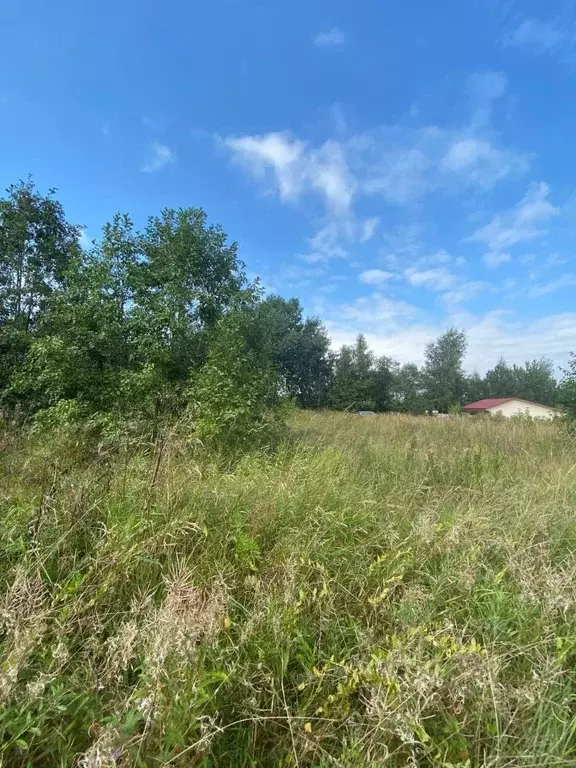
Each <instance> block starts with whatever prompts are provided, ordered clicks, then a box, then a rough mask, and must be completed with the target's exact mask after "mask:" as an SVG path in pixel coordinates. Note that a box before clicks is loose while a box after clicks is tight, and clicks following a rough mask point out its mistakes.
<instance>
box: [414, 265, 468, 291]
mask: <svg viewBox="0 0 576 768" xmlns="http://www.w3.org/2000/svg"><path fill="white" fill-rule="evenodd" d="M404 278H405V279H406V280H407V281H408V282H409V283H410V285H413V286H416V287H418V288H428V289H430V290H432V291H446V290H448V289H449V288H452V287H453V286H454V285H455V283H456V278H455V276H454V275H453V274H452V272H450V270H448V269H446V267H437V268H436V269H424V270H419V269H416V268H415V267H408V269H405V270H404Z"/></svg>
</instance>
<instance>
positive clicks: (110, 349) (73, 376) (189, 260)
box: [0, 180, 576, 443]
mask: <svg viewBox="0 0 576 768" xmlns="http://www.w3.org/2000/svg"><path fill="white" fill-rule="evenodd" d="M81 232H82V229H81V227H79V226H76V225H74V224H71V223H69V222H68V221H67V219H66V216H65V213H64V210H63V208H62V205H61V204H60V203H59V202H58V201H57V199H56V198H55V192H54V190H51V191H50V192H49V193H48V194H47V195H43V194H41V193H40V192H38V191H37V189H36V188H35V186H34V184H33V183H32V181H31V180H28V181H25V182H20V183H19V184H16V185H13V186H11V187H9V189H8V190H7V194H6V196H5V198H4V199H1V200H0V403H1V404H2V406H3V408H4V409H5V410H6V409H8V410H9V411H11V412H13V413H16V412H17V413H18V414H20V416H22V417H26V416H27V415H28V416H30V415H34V414H35V413H37V412H38V411H41V410H45V409H50V408H53V407H55V406H57V405H58V404H59V403H62V402H73V403H75V407H77V408H80V409H81V410H84V412H87V413H94V412H121V413H123V414H134V415H140V416H144V417H147V418H150V417H151V416H153V417H154V418H159V417H161V416H162V414H169V413H182V412H184V411H185V410H187V409H188V410H190V409H192V410H194V413H195V414H196V422H197V425H198V430H199V434H200V433H202V434H204V435H206V436H211V438H213V439H215V440H216V439H217V440H219V441H221V440H222V435H223V433H224V432H227V434H229V435H236V437H235V438H234V440H235V441H236V442H237V443H242V440H243V437H242V436H243V435H246V434H251V433H252V426H254V425H256V424H260V425H261V427H262V429H264V428H265V427H266V425H268V426H269V425H270V424H272V423H273V422H274V418H269V417H270V414H271V413H273V412H274V411H275V410H277V409H278V407H279V404H280V403H281V402H283V401H285V400H292V401H293V402H295V403H296V404H297V405H298V406H299V407H302V408H319V407H330V408H334V409H339V410H362V409H370V410H375V411H391V410H396V411H402V412H407V413H423V412H425V411H427V410H431V409H438V410H439V411H448V410H449V409H450V408H453V407H458V406H461V405H463V404H464V403H466V402H470V401H473V400H478V399H481V398H483V397H522V398H525V399H529V400H535V401H538V402H542V403H545V404H554V403H556V402H567V401H568V400H570V398H572V400H574V401H576V398H573V397H572V394H571V392H572V389H573V388H574V385H573V381H574V379H575V378H576V376H575V374H574V371H575V370H576V367H575V365H574V360H573V359H572V360H571V362H570V367H569V371H568V373H567V375H566V378H565V381H564V382H563V384H562V385H561V386H560V387H558V384H557V382H556V379H555V376H554V368H553V366H552V363H551V362H550V361H549V360H546V359H539V360H532V361H528V362H526V363H525V364H524V365H517V364H514V365H509V364H508V363H507V362H506V361H505V360H503V359H501V360H500V361H499V362H498V363H497V364H496V365H495V366H494V367H493V368H492V369H491V370H489V371H488V372H487V373H486V375H485V376H480V375H479V374H478V373H472V374H470V375H467V374H466V373H465V371H464V358H465V354H466V349H467V338H466V333H465V332H464V331H462V330H459V329H457V328H450V329H448V330H447V331H446V332H444V333H443V334H441V335H440V336H439V337H438V338H437V339H435V340H433V341H431V342H430V343H429V344H428V345H427V347H426V349H425V362H424V365H423V367H419V366H417V365H416V364H414V363H404V364H403V365H400V364H399V363H398V362H396V361H395V360H393V359H392V358H391V357H390V356H388V355H380V356H378V355H376V354H375V353H374V352H373V351H372V350H371V349H370V348H369V345H368V342H367V340H366V338H365V337H364V336H363V335H362V334H360V335H359V336H358V337H357V338H356V340H355V341H354V343H353V344H350V345H344V346H343V347H342V348H341V349H340V350H339V351H337V352H334V351H333V350H331V348H330V339H329V337H328V335H327V333H326V330H325V328H324V326H323V325H322V322H321V321H320V320H319V319H318V318H315V317H306V316H305V313H304V310H303V308H302V306H301V304H300V302H299V300H298V299H296V298H285V297H282V296H279V295H268V296H265V295H263V291H262V289H261V288H260V286H259V285H258V283H250V282H249V281H248V280H247V278H246V274H245V271H244V264H243V263H242V262H241V261H240V259H239V257H238V246H237V244H236V243H235V242H230V241H229V239H228V237H227V235H226V233H225V232H224V231H223V230H222V228H221V227H219V226H217V225H214V224H211V223H210V222H209V221H208V217H207V215H206V213H205V212H204V211H203V210H202V209H201V208H180V209H171V208H167V209H165V210H163V211H161V212H160V214H159V215H156V216H151V217H150V218H149V219H148V222H147V224H146V226H145V227H144V228H143V229H142V230H138V229H137V228H136V227H135V226H134V224H133V222H132V220H131V219H130V217H129V216H128V214H126V213H117V214H116V215H115V216H114V217H113V218H112V220H111V221H109V222H108V223H106V224H104V226H103V229H102V234H101V237H100V238H97V239H96V240H95V241H94V244H93V246H92V247H91V248H88V249H85V248H82V247H81V245H80V235H81ZM250 425H252V426H250Z"/></svg>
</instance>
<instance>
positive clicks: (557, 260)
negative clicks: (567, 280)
mask: <svg viewBox="0 0 576 768" xmlns="http://www.w3.org/2000/svg"><path fill="white" fill-rule="evenodd" d="M567 261H568V259H567V258H566V257H565V256H560V254H559V253H551V254H550V256H548V258H547V259H546V262H545V263H544V266H545V267H546V268H547V269H549V268H550V267H557V266H560V265H561V264H566V262H567Z"/></svg>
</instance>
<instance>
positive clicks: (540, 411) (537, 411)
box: [488, 400, 555, 419]
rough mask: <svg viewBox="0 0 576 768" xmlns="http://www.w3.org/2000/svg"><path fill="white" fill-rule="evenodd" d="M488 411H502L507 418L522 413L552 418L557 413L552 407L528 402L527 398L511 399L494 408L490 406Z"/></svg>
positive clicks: (537, 417) (534, 416)
mask: <svg viewBox="0 0 576 768" xmlns="http://www.w3.org/2000/svg"><path fill="white" fill-rule="evenodd" d="M488 411H489V413H501V414H502V415H503V416H506V417H507V418H509V417H510V416H516V415H518V414H522V413H525V414H527V415H528V416H532V418H534V419H552V418H554V415H555V411H554V410H553V409H552V408H548V407H547V406H545V405H538V404H537V403H527V402H526V401H525V400H510V401H509V402H508V403H502V405H495V406H494V407H493V408H489V409H488Z"/></svg>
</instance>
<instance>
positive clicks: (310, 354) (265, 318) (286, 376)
mask: <svg viewBox="0 0 576 768" xmlns="http://www.w3.org/2000/svg"><path fill="white" fill-rule="evenodd" d="M254 314H255V323H256V326H257V327H258V332H259V333H260V334H261V335H262V338H263V341H264V345H265V354H266V355H267V356H268V357H269V359H270V361H271V363H272V365H273V366H274V367H275V368H276V370H277V371H278V375H279V383H280V387H281V390H282V391H283V392H285V393H286V394H288V395H289V396H290V397H292V398H294V400H295V401H296V403H297V404H298V405H299V406H300V407H302V408H312V407H318V406H320V405H324V404H325V400H326V391H327V387H328V383H329V378H330V360H329V355H328V350H329V346H330V340H329V339H328V336H327V335H326V331H325V330H324V327H323V326H322V323H321V322H320V320H318V319H317V318H308V319H306V320H304V319H303V317H302V307H301V306H300V302H299V301H298V299H289V300H285V299H283V298H281V297H280V296H269V297H267V298H266V299H264V300H263V301H261V302H259V303H258V304H257V305H256V308H255V313H254Z"/></svg>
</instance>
